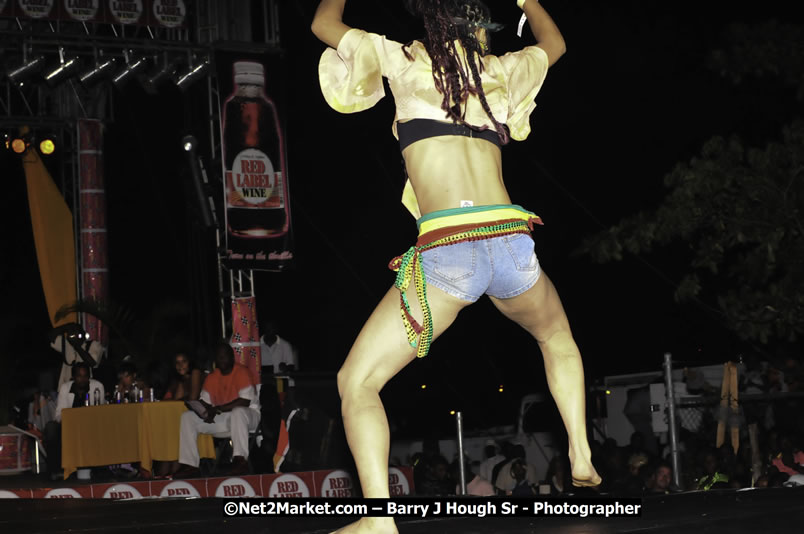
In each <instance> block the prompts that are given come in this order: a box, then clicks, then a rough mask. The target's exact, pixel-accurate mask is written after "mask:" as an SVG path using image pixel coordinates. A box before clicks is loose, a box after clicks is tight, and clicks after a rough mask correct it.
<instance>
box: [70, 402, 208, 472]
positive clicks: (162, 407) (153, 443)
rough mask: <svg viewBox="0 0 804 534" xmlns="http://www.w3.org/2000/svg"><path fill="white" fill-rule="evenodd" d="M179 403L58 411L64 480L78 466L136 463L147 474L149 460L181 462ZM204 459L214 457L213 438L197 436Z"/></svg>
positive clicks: (91, 407) (147, 403) (138, 404)
mask: <svg viewBox="0 0 804 534" xmlns="http://www.w3.org/2000/svg"><path fill="white" fill-rule="evenodd" d="M186 411H187V408H186V407H185V406H184V403H183V402H179V401H165V402H144V403H132V404H104V405H101V406H86V407H83V408H68V409H66V410H63V411H62V415H61V418H62V425H61V440H62V454H61V463H62V467H63V468H64V478H65V479H66V478H67V477H69V476H70V474H72V473H73V472H74V471H75V470H76V469H78V468H79V467H94V466H103V465H113V464H122V463H130V462H140V465H141V466H142V468H143V469H146V470H148V471H150V470H151V466H152V463H153V460H159V461H171V460H178V458H179V425H180V422H181V416H182V414H183V413H184V412H186ZM198 451H199V453H200V454H201V457H202V458H214V457H215V447H214V445H213V443H212V436H210V435H209V434H199V435H198Z"/></svg>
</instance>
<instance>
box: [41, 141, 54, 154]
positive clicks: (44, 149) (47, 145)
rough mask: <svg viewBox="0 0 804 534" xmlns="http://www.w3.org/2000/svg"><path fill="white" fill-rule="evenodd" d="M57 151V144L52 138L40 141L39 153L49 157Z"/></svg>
mask: <svg viewBox="0 0 804 534" xmlns="http://www.w3.org/2000/svg"><path fill="white" fill-rule="evenodd" d="M55 151H56V143H55V142H54V141H53V139H51V138H50V137H46V138H44V139H42V140H41V141H39V152H41V153H42V154H44V155H46V156H49V155H51V154H52V153H53V152H55Z"/></svg>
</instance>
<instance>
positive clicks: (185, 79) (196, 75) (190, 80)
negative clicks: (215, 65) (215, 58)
mask: <svg viewBox="0 0 804 534" xmlns="http://www.w3.org/2000/svg"><path fill="white" fill-rule="evenodd" d="M208 71H209V58H208V57H207V58H205V59H204V61H202V62H201V63H199V64H198V65H196V66H195V67H193V66H191V67H190V70H188V71H187V72H185V73H184V74H182V75H180V76H179V77H178V78H177V79H176V85H177V86H178V87H179V89H181V90H182V91H186V90H187V89H189V87H190V86H191V85H193V84H194V83H195V82H197V81H199V80H203V79H204V77H205V76H206V75H207V72H208Z"/></svg>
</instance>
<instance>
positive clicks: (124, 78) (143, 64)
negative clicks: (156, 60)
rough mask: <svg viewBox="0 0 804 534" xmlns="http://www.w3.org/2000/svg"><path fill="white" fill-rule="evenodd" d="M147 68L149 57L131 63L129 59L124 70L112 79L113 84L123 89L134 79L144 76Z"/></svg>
mask: <svg viewBox="0 0 804 534" xmlns="http://www.w3.org/2000/svg"><path fill="white" fill-rule="evenodd" d="M147 68H148V58H147V57H140V58H137V59H134V60H133V61H130V62H129V61H128V57H127V58H126V66H125V67H124V68H123V70H122V71H120V72H119V73H117V75H116V76H115V77H114V78H112V83H113V84H115V85H116V86H117V87H118V88H122V87H123V86H124V85H126V84H127V83H128V82H129V81H131V79H132V78H135V77H137V76H138V75H140V74H142V72H143V71H144V70H145V69H147Z"/></svg>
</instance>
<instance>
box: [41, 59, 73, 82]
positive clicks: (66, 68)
mask: <svg viewBox="0 0 804 534" xmlns="http://www.w3.org/2000/svg"><path fill="white" fill-rule="evenodd" d="M80 68H81V62H80V61H79V59H78V58H77V57H73V58H70V59H68V60H63V59H62V60H61V62H60V63H59V66H58V67H56V68H55V69H53V70H52V71H50V72H48V73H47V74H45V83H47V84H48V85H49V86H50V87H54V86H56V85H58V84H60V83H61V82H63V81H65V80H67V78H69V77H71V76H72V75H74V74H76V73H78V71H79V69H80Z"/></svg>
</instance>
